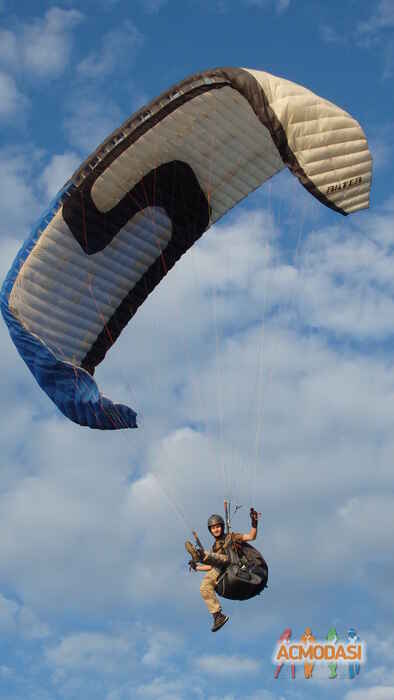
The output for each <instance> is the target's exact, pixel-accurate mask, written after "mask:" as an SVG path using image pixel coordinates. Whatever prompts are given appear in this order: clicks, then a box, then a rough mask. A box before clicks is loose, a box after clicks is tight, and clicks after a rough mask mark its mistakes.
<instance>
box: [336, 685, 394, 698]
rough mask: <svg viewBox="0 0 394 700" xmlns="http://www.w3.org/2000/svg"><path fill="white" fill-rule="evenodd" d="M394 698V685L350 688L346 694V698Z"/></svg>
mask: <svg viewBox="0 0 394 700" xmlns="http://www.w3.org/2000/svg"><path fill="white" fill-rule="evenodd" d="M393 698H394V685H392V686H386V687H384V686H374V687H371V688H357V689H356V690H349V691H348V692H347V693H346V694H345V697H344V700H393Z"/></svg>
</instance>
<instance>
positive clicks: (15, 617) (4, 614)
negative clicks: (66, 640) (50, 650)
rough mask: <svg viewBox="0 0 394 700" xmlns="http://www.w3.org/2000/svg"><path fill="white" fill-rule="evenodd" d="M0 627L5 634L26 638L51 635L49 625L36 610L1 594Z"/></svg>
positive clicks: (41, 637)
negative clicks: (41, 619) (40, 618)
mask: <svg viewBox="0 0 394 700" xmlns="http://www.w3.org/2000/svg"><path fill="white" fill-rule="evenodd" d="M0 629H1V631H2V634H3V636H4V635H10V634H11V635H16V634H17V635H19V636H21V637H23V638H25V639H43V638H45V637H48V636H49V627H48V625H47V624H45V623H43V622H41V621H40V620H39V619H38V617H37V615H36V614H35V612H34V611H33V610H32V609H31V608H29V607H26V606H24V605H21V604H20V603H16V602H15V601H13V600H11V599H9V598H6V597H5V596H3V595H1V594H0Z"/></svg>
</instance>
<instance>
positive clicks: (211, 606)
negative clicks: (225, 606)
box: [200, 551, 228, 614]
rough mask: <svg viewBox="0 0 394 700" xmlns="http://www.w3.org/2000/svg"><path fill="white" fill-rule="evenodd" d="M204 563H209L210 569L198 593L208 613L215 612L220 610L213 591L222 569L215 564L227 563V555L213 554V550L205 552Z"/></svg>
mask: <svg viewBox="0 0 394 700" xmlns="http://www.w3.org/2000/svg"><path fill="white" fill-rule="evenodd" d="M203 563H204V564H211V566H212V569H211V570H210V571H208V572H207V573H206V574H205V576H204V578H203V580H202V581H201V586H200V593H201V596H202V598H203V600H204V602H205V604H206V606H207V608H208V610H209V612H210V613H212V614H213V613H217V612H219V610H221V605H220V603H219V599H218V597H217V595H216V593H215V586H216V582H217V580H218V578H219V576H220V574H221V573H222V569H219V568H217V566H215V564H216V565H217V564H219V565H223V564H228V557H227V556H226V555H225V554H215V553H213V552H207V551H206V552H205V557H204V562H203Z"/></svg>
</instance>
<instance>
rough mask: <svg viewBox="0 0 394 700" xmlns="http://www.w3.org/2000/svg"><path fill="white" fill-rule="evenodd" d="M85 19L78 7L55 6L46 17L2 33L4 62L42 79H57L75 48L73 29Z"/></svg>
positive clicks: (1, 49)
mask: <svg viewBox="0 0 394 700" xmlns="http://www.w3.org/2000/svg"><path fill="white" fill-rule="evenodd" d="M82 19H83V15H82V14H81V13H80V12H79V11H78V10H73V9H72V10H63V9H61V8H59V7H52V8H50V9H49V10H47V12H46V13H45V15H44V17H43V18H37V19H34V20H33V21H32V22H30V23H25V24H22V25H20V26H19V27H18V28H17V29H16V30H15V31H14V32H12V31H10V30H2V31H1V33H0V46H1V48H0V62H3V63H5V64H6V65H7V66H8V67H9V69H13V70H16V71H24V72H26V73H28V74H30V75H34V76H36V77H38V78H55V77H58V76H59V75H61V74H62V73H63V71H64V70H65V68H66V66H67V64H68V62H69V59H70V56H71V49H72V34H71V32H72V30H73V29H74V27H75V26H77V25H78V24H79V23H80V22H81V21H82Z"/></svg>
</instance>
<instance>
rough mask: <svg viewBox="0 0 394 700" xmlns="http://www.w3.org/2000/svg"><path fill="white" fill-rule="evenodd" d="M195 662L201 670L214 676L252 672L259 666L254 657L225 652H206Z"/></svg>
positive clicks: (256, 670)
mask: <svg viewBox="0 0 394 700" xmlns="http://www.w3.org/2000/svg"><path fill="white" fill-rule="evenodd" d="M195 663H196V666H197V667H198V668H199V669H200V670H201V671H203V672H205V673H209V674H210V675H214V676H229V675H239V674H243V675H244V674H250V673H252V674H253V673H257V672H258V671H260V668H261V664H260V662H259V661H256V659H250V658H247V657H244V656H231V655H226V654H206V655H204V656H201V657H200V658H199V659H196V662H195Z"/></svg>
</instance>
